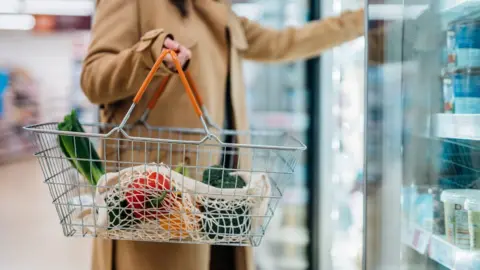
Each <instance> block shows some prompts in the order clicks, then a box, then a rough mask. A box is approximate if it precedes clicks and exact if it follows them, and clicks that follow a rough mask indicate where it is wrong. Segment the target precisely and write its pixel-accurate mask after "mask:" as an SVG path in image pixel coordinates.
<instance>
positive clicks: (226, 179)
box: [202, 165, 246, 188]
mask: <svg viewBox="0 0 480 270" xmlns="http://www.w3.org/2000/svg"><path fill="white" fill-rule="evenodd" d="M231 172H233V170H229V169H225V168H222V167H221V166H219V165H215V166H212V167H210V168H208V169H206V170H205V171H204V172H203V177H202V182H203V183H205V184H208V185H211V186H214V187H218V188H243V187H244V186H245V185H246V184H245V181H243V179H242V178H240V177H238V176H232V175H230V173H231Z"/></svg>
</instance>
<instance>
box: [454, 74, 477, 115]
mask: <svg viewBox="0 0 480 270" xmlns="http://www.w3.org/2000/svg"><path fill="white" fill-rule="evenodd" d="M452 87H453V94H454V99H455V101H454V112H455V113H457V114H480V68H477V69H457V70H455V71H454V72H453V74H452Z"/></svg>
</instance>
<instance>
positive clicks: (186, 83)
mask: <svg viewBox="0 0 480 270" xmlns="http://www.w3.org/2000/svg"><path fill="white" fill-rule="evenodd" d="M167 54H170V55H171V56H172V59H173V62H174V64H175V68H176V70H177V72H178V74H179V76H180V80H181V81H182V84H183V87H184V88H185V90H186V92H187V95H188V97H189V99H190V102H191V103H192V105H193V108H194V110H195V113H196V114H197V115H198V117H202V116H203V112H202V110H201V108H200V105H199V103H197V99H196V94H197V95H198V93H196V94H194V93H193V90H192V88H191V87H190V84H189V80H188V79H187V76H186V75H185V72H183V68H182V65H181V64H180V61H179V60H178V57H177V54H176V53H175V52H174V51H172V50H164V51H163V52H162V53H161V54H160V56H159V57H158V59H157V61H156V62H155V64H154V65H153V67H152V70H150V72H149V73H148V75H147V78H145V80H144V81H143V83H142V86H141V87H140V89H139V90H138V93H137V94H136V95H135V98H134V99H133V103H135V104H138V102H139V101H140V99H142V96H143V94H144V93H145V91H146V90H147V87H148V85H149V84H150V82H151V81H152V80H153V77H154V76H155V73H156V72H157V70H158V69H159V68H160V66H161V64H162V62H163V60H164V59H165V57H166V56H167ZM169 80H170V77H167V78H165V79H164V80H163V81H162V83H161V84H160V87H159V88H158V90H157V92H156V93H155V94H154V96H153V97H152V99H151V100H150V102H149V104H148V108H150V109H151V108H153V107H154V106H155V104H156V103H157V100H158V98H159V97H160V96H161V94H162V93H163V90H164V89H165V86H166V85H167V83H168V81H169ZM195 91H196V88H195ZM201 104H203V103H201Z"/></svg>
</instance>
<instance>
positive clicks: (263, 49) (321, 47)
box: [240, 10, 364, 61]
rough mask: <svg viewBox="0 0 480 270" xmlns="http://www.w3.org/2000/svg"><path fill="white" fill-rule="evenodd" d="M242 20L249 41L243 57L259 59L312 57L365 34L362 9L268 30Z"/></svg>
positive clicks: (289, 59)
mask: <svg viewBox="0 0 480 270" xmlns="http://www.w3.org/2000/svg"><path fill="white" fill-rule="evenodd" d="M240 21H241V24H242V26H243V29H244V32H245V36H246V39H247V43H248V49H246V50H245V51H244V54H243V57H244V58H246V59H250V60H256V61H291V60H296V59H303V58H310V57H313V56H317V55H319V54H320V53H321V52H323V51H325V50H328V49H330V48H332V47H335V46H337V45H340V44H342V43H344V42H347V41H350V40H354V39H356V38H358V37H360V36H362V35H363V33H364V11H363V10H358V11H355V12H345V13H343V14H342V15H340V16H338V17H332V18H327V19H323V20H319V21H315V22H310V23H308V24H306V25H305V26H303V27H300V28H294V27H289V28H286V29H284V30H273V29H268V28H265V27H263V26H261V25H259V24H258V23H255V22H253V21H250V20H249V19H247V18H243V17H241V18H240Z"/></svg>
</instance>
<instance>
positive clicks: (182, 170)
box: [174, 163, 190, 177]
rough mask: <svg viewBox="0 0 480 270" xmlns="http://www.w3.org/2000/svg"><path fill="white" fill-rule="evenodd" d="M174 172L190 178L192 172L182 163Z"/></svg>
mask: <svg viewBox="0 0 480 270" xmlns="http://www.w3.org/2000/svg"><path fill="white" fill-rule="evenodd" d="M174 171H176V172H177V173H179V174H181V175H183V176H186V177H190V170H189V169H188V167H186V166H185V164H184V163H180V164H179V165H177V167H176V168H175V170H174Z"/></svg>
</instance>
